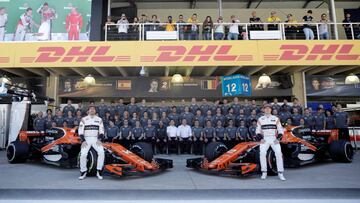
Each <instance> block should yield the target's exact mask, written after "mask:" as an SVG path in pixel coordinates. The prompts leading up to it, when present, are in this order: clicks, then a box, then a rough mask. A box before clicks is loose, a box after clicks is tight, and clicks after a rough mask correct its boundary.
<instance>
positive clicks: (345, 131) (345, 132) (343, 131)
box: [339, 128, 350, 141]
mask: <svg viewBox="0 0 360 203" xmlns="http://www.w3.org/2000/svg"><path fill="white" fill-rule="evenodd" d="M339 140H347V141H350V135H349V128H339Z"/></svg>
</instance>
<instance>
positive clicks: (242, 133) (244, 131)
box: [237, 119, 250, 142]
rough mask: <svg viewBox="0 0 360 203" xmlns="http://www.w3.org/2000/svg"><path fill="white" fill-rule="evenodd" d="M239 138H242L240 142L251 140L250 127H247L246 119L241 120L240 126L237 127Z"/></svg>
mask: <svg viewBox="0 0 360 203" xmlns="http://www.w3.org/2000/svg"><path fill="white" fill-rule="evenodd" d="M237 139H238V140H240V142H247V141H248V140H250V137H249V129H248V128H247V127H246V125H245V120H244V119H242V120H240V126H239V127H238V129H237Z"/></svg>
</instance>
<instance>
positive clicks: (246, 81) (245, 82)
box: [221, 75, 251, 96]
mask: <svg viewBox="0 0 360 203" xmlns="http://www.w3.org/2000/svg"><path fill="white" fill-rule="evenodd" d="M221 82H222V95H223V96H236V95H246V96H250V95H251V83H250V78H249V77H248V76H243V75H231V76H223V77H221Z"/></svg>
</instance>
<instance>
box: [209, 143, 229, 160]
mask: <svg viewBox="0 0 360 203" xmlns="http://www.w3.org/2000/svg"><path fill="white" fill-rule="evenodd" d="M227 151H228V148H227V146H226V145H225V144H224V143H222V142H211V143H209V144H208V145H207V146H206V148H205V158H206V159H207V160H208V161H210V162H211V161H213V160H215V159H217V158H218V157H220V156H221V155H223V154H224V153H226V152H227Z"/></svg>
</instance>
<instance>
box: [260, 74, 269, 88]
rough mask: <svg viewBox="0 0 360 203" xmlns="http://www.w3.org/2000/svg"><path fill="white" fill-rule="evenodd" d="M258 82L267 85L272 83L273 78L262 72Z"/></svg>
mask: <svg viewBox="0 0 360 203" xmlns="http://www.w3.org/2000/svg"><path fill="white" fill-rule="evenodd" d="M258 84H259V85H261V86H263V87H266V86H268V85H270V84H271V79H270V77H269V76H268V75H266V74H265V73H264V74H262V76H260V77H259V81H258Z"/></svg>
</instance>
